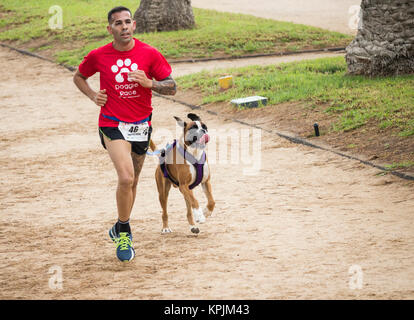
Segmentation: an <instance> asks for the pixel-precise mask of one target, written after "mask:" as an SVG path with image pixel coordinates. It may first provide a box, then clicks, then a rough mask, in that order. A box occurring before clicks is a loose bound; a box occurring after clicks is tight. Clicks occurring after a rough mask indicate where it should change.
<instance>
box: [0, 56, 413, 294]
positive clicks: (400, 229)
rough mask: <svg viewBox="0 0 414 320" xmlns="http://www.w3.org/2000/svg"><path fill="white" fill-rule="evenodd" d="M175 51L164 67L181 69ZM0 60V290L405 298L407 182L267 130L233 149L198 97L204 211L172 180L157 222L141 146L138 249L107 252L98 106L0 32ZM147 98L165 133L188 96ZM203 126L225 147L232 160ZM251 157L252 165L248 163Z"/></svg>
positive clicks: (151, 167) (150, 163) (109, 184)
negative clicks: (125, 258) (206, 179)
mask: <svg viewBox="0 0 414 320" xmlns="http://www.w3.org/2000/svg"><path fill="white" fill-rule="evenodd" d="M181 67H183V66H181ZM181 67H180V65H176V66H174V70H175V72H176V73H177V74H183V73H185V72H190V71H191V70H190V69H191V68H190V67H189V66H185V67H186V68H188V69H187V71H185V70H184V71H183V70H180V68H181ZM0 68H1V69H2V70H3V75H4V76H3V79H2V81H1V83H0V101H1V104H0V110H1V114H2V117H1V118H0V122H1V125H0V130H1V139H0V163H1V182H0V211H1V214H0V219H1V220H0V223H1V228H0V268H1V273H0V289H1V290H0V298H1V299H21V298H25V299H322V298H323V299H413V298H414V268H413V265H414V224H413V220H414V218H413V217H414V215H413V213H414V209H413V208H414V206H413V204H414V192H413V186H412V185H408V184H407V182H405V181H403V180H400V179H398V178H396V177H392V176H380V175H378V173H379V172H378V171H377V170H376V169H373V168H371V167H367V166H364V165H361V164H360V163H358V162H356V161H352V160H349V159H344V158H342V157H340V156H336V155H334V154H332V153H329V152H325V151H321V150H316V149H312V148H309V147H304V146H299V145H294V144H291V143H289V142H287V141H286V140H283V139H281V138H279V137H277V136H273V135H270V134H268V133H266V132H261V139H260V143H261V145H260V146H259V147H260V149H259V150H260V151H259V152H256V153H255V156H256V157H255V160H252V159H253V158H252V157H243V158H242V157H241V154H242V152H243V149H242V148H241V146H240V145H238V144H237V142H235V141H233V142H231V141H229V142H228V144H226V143H224V142H223V140H220V139H222V138H220V136H221V134H216V135H214V134H213V133H214V131H216V133H217V132H220V130H221V132H222V133H229V132H233V135H240V136H241V137H242V135H243V134H244V133H246V132H247V133H249V134H252V135H253V133H254V132H253V129H252V128H250V127H247V126H243V125H241V124H238V123H234V122H230V121H224V120H223V119H220V118H218V117H216V116H213V115H210V114H207V113H205V112H203V111H200V112H198V113H199V115H200V116H201V117H202V118H203V120H204V121H205V123H206V124H207V125H208V126H209V128H210V131H211V134H212V136H213V138H214V139H213V141H212V142H211V143H210V148H209V151H208V153H209V155H210V163H211V170H212V186H213V195H214V197H215V199H216V210H215V212H214V214H213V216H212V217H210V218H209V219H208V220H207V222H206V223H205V224H203V225H200V229H201V233H200V234H199V235H198V236H194V235H192V234H191V233H190V231H189V228H188V224H187V222H186V217H185V203H184V200H183V198H182V196H181V194H180V193H179V192H178V191H177V190H176V189H174V190H172V192H171V194H170V200H169V211H170V226H171V228H172V229H173V231H174V233H172V234H169V235H166V236H162V235H161V234H160V231H161V209H160V205H159V203H158V194H157V192H156V186H155V181H154V171H155V167H156V160H155V159H153V158H151V157H149V158H148V159H147V161H146V163H145V166H144V169H143V172H142V175H141V178H140V184H139V191H138V195H137V202H136V205H135V207H134V210H133V214H132V222H131V225H132V230H133V234H134V245H135V250H136V253H137V256H136V258H135V259H134V260H133V261H132V262H130V263H121V262H119V261H118V260H117V258H116V256H115V247H114V245H113V243H112V242H111V241H110V239H109V237H108V235H107V231H108V229H109V228H110V227H111V226H112V224H113V223H114V222H115V219H116V204H115V195H114V190H115V186H116V174H115V170H114V169H113V167H112V163H111V161H110V159H109V157H108V155H107V153H106V151H105V150H104V149H103V148H102V147H101V145H100V142H99V138H98V134H97V117H98V109H97V107H96V106H94V105H93V104H92V103H91V102H90V101H89V100H88V99H87V98H85V97H84V96H83V95H82V94H81V93H80V92H78V91H77V89H76V88H75V86H74V85H73V83H72V73H71V72H69V71H67V70H66V69H64V68H62V67H58V66H56V65H54V64H51V63H48V62H45V61H40V60H38V59H35V58H32V57H26V56H22V55H20V54H17V53H15V52H13V51H10V50H8V49H4V48H0ZM195 69H197V70H198V69H200V67H199V66H198V65H197V66H195ZM91 83H92V84H93V85H94V86H97V77H93V78H92V79H91ZM154 107H155V110H154V119H153V125H154V127H155V129H154V136H153V137H154V140H155V142H157V143H158V144H159V145H162V144H163V143H165V142H166V140H168V139H167V136H168V134H171V137H170V138H169V139H171V138H172V137H173V133H174V132H175V122H174V120H173V116H174V115H177V116H180V117H182V118H184V117H185V115H186V114H187V113H188V112H189V109H188V108H187V107H185V106H182V105H179V104H176V103H172V102H170V101H168V100H165V99H163V98H155V99H154ZM166 130H169V131H166ZM232 130H233V131H232ZM220 141H221V142H220ZM213 142H217V143H216V146H217V144H218V145H219V146H221V145H223V146H225V145H227V147H228V148H229V150H230V149H231V148H232V147H233V148H234V149H233V153H232V154H233V155H234V158H233V161H234V162H237V163H238V165H234V164H232V163H231V159H232V158H230V156H228V157H221V153H220V152H218V151H217V150H218V149H214V148H213V147H212V146H214V145H215V144H214V143H213ZM257 146H258V144H257V143H253V144H252V146H251V148H252V149H253V148H255V147H257ZM218 154H220V157H218V156H217V155H218ZM249 158H251V159H250V160H251V161H249ZM258 159H260V160H261V162H260V166H259V168H260V170H259V171H258V172H256V174H253V175H247V174H246V170H249V168H250V169H251V168H252V167H253V161H258ZM254 163H257V162H254ZM196 195H197V197H198V199H199V201H200V203H201V204H202V205H203V206H204V205H205V203H206V201H205V199H204V196H203V194H202V192H201V190H199V189H197V190H196ZM354 268H356V269H354ZM352 270H360V272H359V273H354V271H352ZM357 275H359V276H360V277H359V278H356V276H357ZM56 279H58V280H59V279H62V281H63V282H59V281H58V282H56V281H55V280H56ZM355 279H360V280H361V282H357V281H356V280H355ZM357 283H359V284H361V287H360V289H358V288H357V289H355V285H356V284H357ZM59 284H61V286H60V285H59Z"/></svg>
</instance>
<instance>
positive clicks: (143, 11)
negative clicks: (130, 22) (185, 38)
mask: <svg viewBox="0 0 414 320" xmlns="http://www.w3.org/2000/svg"><path fill="white" fill-rule="evenodd" d="M134 20H135V21H136V23H137V28H136V32H137V33H142V32H156V31H171V30H180V29H191V28H193V27H194V25H195V22H194V14H193V8H192V7H191V0H141V4H140V6H139V8H138V9H137V11H136V12H135V14H134Z"/></svg>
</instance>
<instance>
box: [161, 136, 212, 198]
mask: <svg viewBox="0 0 414 320" xmlns="http://www.w3.org/2000/svg"><path fill="white" fill-rule="evenodd" d="M174 147H177V150H178V152H179V153H180V154H181V156H182V157H183V158H184V159H185V160H187V161H188V162H190V163H191V164H192V165H193V166H194V168H195V170H196V179H195V181H194V182H193V183H192V184H191V185H190V186H189V188H190V190H191V189H194V188H195V187H197V186H198V185H199V184H200V183H201V181H203V174H204V170H203V169H204V164H205V162H206V153H205V152H203V154H202V156H201V159H200V161H197V159H196V158H194V156H193V155H192V154H191V153H188V152H187V151H186V150H185V149H183V148H181V147H180V145H179V144H177V140H174V143H173V144H172V146H170V148H168V149H167V150H165V149H164V150H163V151H162V152H161V156H160V167H161V170H162V172H163V174H164V177H165V178H168V179H169V180H170V181H171V182H172V183H174V184H175V185H176V186H179V185H180V184H179V182H178V181H176V180H175V179H174V178H173V177H171V175H170V174H169V172H168V170H167V165H166V164H165V157H166V155H167V152H169V151H171V150H172V149H173V148H174Z"/></svg>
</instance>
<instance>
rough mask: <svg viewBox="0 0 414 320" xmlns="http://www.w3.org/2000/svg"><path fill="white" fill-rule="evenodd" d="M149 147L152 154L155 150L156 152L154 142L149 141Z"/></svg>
mask: <svg viewBox="0 0 414 320" xmlns="http://www.w3.org/2000/svg"><path fill="white" fill-rule="evenodd" d="M149 147H150V149H151V150H152V152H155V150H157V146H156V145H155V143H154V141H152V139H150V143H149Z"/></svg>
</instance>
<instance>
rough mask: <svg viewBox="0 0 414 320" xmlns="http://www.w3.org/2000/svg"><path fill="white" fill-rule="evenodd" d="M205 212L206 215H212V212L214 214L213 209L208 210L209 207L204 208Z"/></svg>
mask: <svg viewBox="0 0 414 320" xmlns="http://www.w3.org/2000/svg"><path fill="white" fill-rule="evenodd" d="M203 214H204V216H205V217H207V218H208V217H210V216H211V215H212V214H213V211H210V210H208V208H207V207H205V208H204V209H203Z"/></svg>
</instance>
